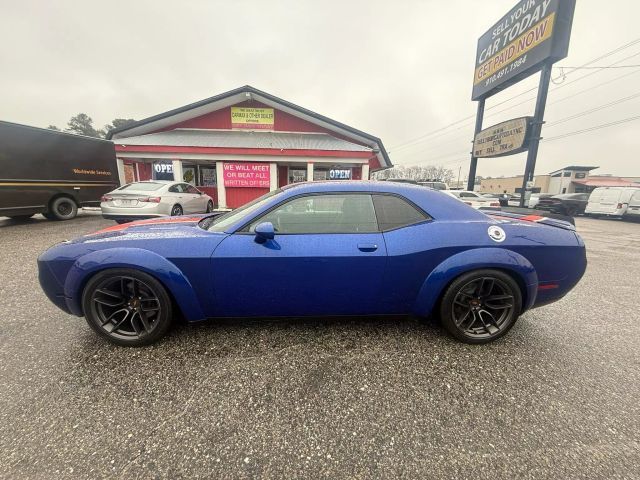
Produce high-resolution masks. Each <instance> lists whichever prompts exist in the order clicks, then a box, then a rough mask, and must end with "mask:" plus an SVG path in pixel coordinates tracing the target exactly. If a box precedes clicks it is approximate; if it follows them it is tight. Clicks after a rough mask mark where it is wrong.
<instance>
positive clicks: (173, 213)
mask: <svg viewBox="0 0 640 480" xmlns="http://www.w3.org/2000/svg"><path fill="white" fill-rule="evenodd" d="M180 215H182V207H181V206H180V205H174V206H173V207H172V208H171V216H172V217H179V216H180Z"/></svg>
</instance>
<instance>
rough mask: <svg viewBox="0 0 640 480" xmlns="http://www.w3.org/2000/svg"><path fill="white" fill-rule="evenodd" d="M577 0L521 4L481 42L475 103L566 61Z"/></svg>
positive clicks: (533, 0) (526, 0)
mask: <svg viewBox="0 0 640 480" xmlns="http://www.w3.org/2000/svg"><path fill="white" fill-rule="evenodd" d="M575 3H576V2H575V0H521V1H520V2H518V4H517V5H516V6H515V7H513V8H512V9H511V10H510V11H509V13H507V14H506V15H505V16H504V17H502V18H501V19H500V21H498V23H496V24H495V25H494V26H493V27H491V28H490V29H489V30H488V31H487V32H486V33H485V34H484V35H482V36H481V37H480V39H479V40H478V49H477V52H476V65H475V71H474V78H473V93H472V96H471V98H472V100H478V99H480V98H486V97H488V96H490V95H493V94H494V93H496V92H498V91H499V90H503V89H505V88H507V87H508V86H510V85H513V84H514V83H516V82H519V81H520V80H522V79H524V78H526V77H528V76H529V75H532V74H534V73H536V72H537V71H539V70H540V69H541V68H542V64H543V63H544V62H545V61H551V62H555V61H557V60H560V59H562V58H565V57H566V56H567V53H568V49H569V38H570V36H571V23H572V21H573V11H574V9H575Z"/></svg>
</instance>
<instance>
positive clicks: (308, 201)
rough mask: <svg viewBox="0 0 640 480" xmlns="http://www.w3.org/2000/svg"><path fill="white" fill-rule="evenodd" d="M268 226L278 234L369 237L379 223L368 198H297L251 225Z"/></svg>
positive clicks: (348, 196) (251, 230)
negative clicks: (356, 234) (357, 234)
mask: <svg viewBox="0 0 640 480" xmlns="http://www.w3.org/2000/svg"><path fill="white" fill-rule="evenodd" d="M262 222H271V223H272V224H273V226H274V227H275V229H276V232H277V233H371V232H377V231H378V223H377V221H376V214H375V211H374V208H373V201H372V199H371V195H369V194H337V195H309V196H306V197H298V198H294V199H293V200H290V201H289V202H287V203H284V204H283V205H280V206H279V207H278V208H276V209H275V210H272V211H271V212H269V213H267V214H265V215H263V216H262V217H260V218H259V219H257V220H255V221H253V222H252V223H251V225H250V226H249V229H248V230H249V231H250V232H253V231H254V230H255V227H256V225H258V224H259V223H262Z"/></svg>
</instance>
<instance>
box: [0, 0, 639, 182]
mask: <svg viewBox="0 0 640 480" xmlns="http://www.w3.org/2000/svg"><path fill="white" fill-rule="evenodd" d="M515 3H516V2H515V1H514V0H491V1H484V2H480V1H475V0H473V1H472V0H447V1H431V0H416V1H402V0H397V1H394V2H392V1H389V0H381V1H378V0H366V1H348V0H342V1H327V0H325V1H322V2H318V1H311V0H308V1H307V0H287V1H276V0H271V1H268V2H267V1H264V0H255V1H254V0H233V1H224V2H223V1H214V0H207V1H183V2H177V1H175V0H173V1H164V0H152V1H135V0H129V1H118V0H110V1H104V0H102V1H100V2H95V1H90V0H84V1H62V0H60V1H55V2H49V1H42V0H38V1H35V0H20V1H16V0H0V12H1V13H0V65H1V66H2V67H1V70H0V71H1V74H0V119H2V120H8V121H13V122H18V123H25V124H29V125H35V126H41V127H46V126H47V125H49V124H55V125H58V126H60V127H64V125H65V124H66V122H67V121H68V119H69V118H70V117H71V116H72V115H74V114H76V113H78V112H85V113H87V114H89V115H90V116H91V117H92V118H93V119H94V122H95V124H96V125H97V126H98V127H100V126H102V125H104V124H106V123H109V122H110V121H111V120H112V119H113V118H116V117H124V118H129V117H131V118H135V119H141V118H144V117H148V116H151V115H154V114H157V113H161V112H164V111H166V110H169V109H172V108H175V107H179V106H182V105H185V104H187V103H190V102H193V101H197V100H200V99H203V98H206V97H209V96H212V95H215V94H218V93H221V92H224V91H226V90H230V89H232V88H236V87H239V86H241V85H245V84H249V85H252V86H254V87H256V88H259V89H261V90H265V91H267V92H269V93H272V94H274V95H276V96H279V97H281V98H284V99H286V100H288V101H291V102H293V103H296V104H299V105H302V106H304V107H306V108H309V109H311V110H314V111H316V112H318V113H321V114H323V115H326V116H328V117H331V118H334V119H336V120H339V121H341V122H344V123H346V124H349V125H351V126H353V127H356V128H359V129H361V130H364V131H366V132H369V133H372V134H374V135H377V136H379V137H381V138H382V140H383V141H384V143H385V146H386V148H387V150H389V151H390V155H391V158H392V160H393V162H394V163H395V164H398V165H400V164H403V165H416V164H425V165H428V164H436V165H446V166H447V167H449V168H452V169H454V170H456V171H457V170H458V168H459V167H460V166H461V167H462V176H463V177H464V176H465V172H466V171H467V170H468V166H469V160H468V157H469V155H468V154H467V153H466V152H468V151H469V150H470V141H471V139H472V136H473V119H471V120H466V121H464V122H460V123H457V124H456V125H455V127H453V128H449V129H446V130H444V131H442V132H439V133H436V134H430V132H433V131H434V130H438V129H440V128H442V127H444V126H446V125H449V124H451V123H453V122H456V121H458V120H461V119H464V118H466V117H469V116H473V115H474V114H475V107H476V105H475V103H474V102H472V101H471V100H470V95H471V84H472V78H473V67H474V57H475V49H476V42H477V38H478V37H479V36H480V35H481V34H482V33H484V32H485V31H486V30H487V29H488V28H489V27H490V26H491V25H492V24H493V23H495V22H496V21H498V20H499V18H500V17H501V16H502V15H504V14H505V13H506V12H507V11H508V10H509V9H510V8H511V7H512V6H513V5H515ZM577 3H578V5H577V6H576V13H575V19H574V25H573V33H572V38H571V46H570V51H569V56H568V57H567V58H566V59H565V60H563V61H561V62H559V63H558V64H557V65H558V66H562V65H565V66H569V67H575V66H580V65H582V64H584V63H586V62H589V61H591V60H593V59H595V58H597V57H599V56H601V55H604V54H607V53H608V52H611V51H612V50H614V49H615V48H617V47H620V46H623V45H625V44H628V43H630V42H632V41H634V40H636V38H637V37H640V31H639V30H638V27H637V25H638V23H637V18H638V15H639V14H640V5H639V4H638V3H637V1H636V0H614V1H610V2H602V1H601V0H578V2H577ZM632 55H635V56H633V57H630V58H629V59H627V60H624V58H625V57H629V56H632ZM615 62H620V63H619V64H618V65H640V42H639V43H637V44H634V45H632V46H629V47H627V48H625V49H623V50H621V51H619V52H618V53H616V54H614V55H610V56H608V57H607V58H604V59H603V60H601V61H598V62H596V63H593V64H592V66H602V65H610V64H612V63H615ZM553 75H554V78H556V82H558V83H559V84H558V85H553V89H552V90H551V92H550V94H549V104H548V107H547V116H546V120H547V122H548V125H547V126H545V127H544V129H543V136H544V137H546V138H548V139H550V138H552V137H556V136H559V135H562V134H564V133H570V132H574V131H577V130H580V129H585V128H589V127H592V126H596V125H601V124H605V123H610V122H613V121H617V120H620V119H625V118H628V117H633V116H637V115H640V112H639V111H640V96H635V97H634V95H636V94H638V93H640V66H639V67H636V68H619V69H607V70H578V71H573V72H571V73H570V74H568V75H566V78H564V83H560V82H562V78H561V71H560V69H554V72H553ZM585 75H589V76H588V77H587V78H582V77H584V76H585ZM537 81H538V75H536V76H534V77H530V78H529V79H527V80H525V81H523V82H521V83H520V84H519V85H517V86H515V87H513V88H511V89H509V90H507V91H505V92H503V93H501V94H499V95H496V96H495V97H492V98H491V99H490V100H489V101H488V102H487V108H490V107H492V106H494V105H496V104H497V103H499V102H502V101H504V100H506V99H508V98H510V97H513V96H514V95H517V94H519V93H521V92H523V91H525V90H528V89H530V88H532V87H535V85H537ZM607 82H608V83H607ZM585 90H587V91H585ZM534 95H535V92H530V93H528V94H524V95H522V96H519V97H518V98H517V99H516V100H513V101H510V102H508V103H505V104H504V105H500V106H498V107H496V108H493V109H490V110H488V111H487V115H489V114H493V115H491V116H488V117H487V118H486V120H485V126H488V125H492V124H494V123H498V122H499V121H502V120H506V119H508V118H513V117H516V116H521V115H530V114H533V104H534V101H533V99H532V98H533V97H534ZM566 97H571V98H566ZM627 97H631V98H627ZM529 98H531V100H530V101H528V102H526V103H525V104H523V105H519V106H514V105H515V104H517V103H520V102H522V101H523V100H526V99H529ZM565 98H566V99H565ZM623 99H624V100H623ZM617 100H621V101H620V103H617V104H615V105H612V106H609V107H606V108H603V109H601V110H599V111H597V112H594V113H591V114H586V115H583V116H580V117H579V118H575V119H572V120H567V121H564V122H562V123H559V124H557V125H553V124H552V123H553V122H554V121H555V122H557V121H559V120H562V119H565V118H566V117H570V116H573V115H576V114H580V113H582V112H585V111H587V110H590V109H594V108H596V107H599V106H602V105H605V104H607V103H611V102H614V101H617ZM511 106H514V107H513V108H510V109H509V110H506V111H504V112H500V113H496V112H499V111H500V110H503V109H505V108H507V107H511ZM427 134H429V135H427ZM425 135H426V136H425ZM420 137H421V138H420ZM416 138H418V141H415V142H414V143H411V144H408V145H407V142H409V141H413V140H414V139H416ZM639 149H640V120H636V121H632V122H629V123H625V124H621V125H619V126H616V127H611V128H605V129H601V130H598V131H594V132H591V133H586V134H582V135H575V136H572V137H568V138H565V139H558V140H555V141H546V142H543V143H542V144H541V147H540V152H539V156H538V164H537V168H536V173H548V172H549V171H551V170H553V169H556V168H560V167H562V166H565V165H594V166H600V167H601V168H600V169H599V170H597V171H596V172H594V173H612V174H616V175H623V176H640V159H639V158H638V151H639ZM524 159H525V157H524V155H522V154H521V155H515V156H510V157H506V158H502V159H481V160H480V162H479V166H478V174H479V175H483V176H488V175H491V176H497V175H516V174H521V173H522V171H523V170H524Z"/></svg>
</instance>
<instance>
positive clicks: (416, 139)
mask: <svg viewBox="0 0 640 480" xmlns="http://www.w3.org/2000/svg"><path fill="white" fill-rule="evenodd" d="M637 43H640V38H637V39H635V40H632V41H630V42H628V43H626V44H624V45H621V46H620V47H617V48H615V49H613V50H611V51H609V52H607V53H605V54H603V55H601V56H599V57H596V58H594V59H593V60H590V61H588V62H586V63H584V64H583V65H582V66H581V67H565V68H573V70H572V71H571V72H567V73H565V74H564V76H566V75H568V74H571V73H572V72H573V71H575V70H576V69H578V68H584V67H587V66H589V65H591V64H592V63H595V62H597V61H599V60H602V59H604V58H607V57H610V56H611V55H614V54H616V53H618V52H620V51H622V50H625V49H627V48H629V47H631V46H633V45H635V44H637ZM616 63H619V62H616ZM613 65H615V63H614V64H612V65H609V67H611V66H613ZM589 75H590V74H589ZM586 76H588V75H585V77H586ZM580 78H584V77H580ZM536 88H537V86H536V87H533V88H531V89H529V90H526V91H524V92H522V93H519V94H518V95H514V96H513V97H510V98H508V99H506V100H503V101H502V102H499V103H497V104H496V105H493V106H492V107H489V108H488V109H487V110H491V109H493V108H496V107H498V106H500V105H503V104H504V103H507V102H510V101H512V100H514V99H516V98H518V97H520V96H522V95H525V94H527V93H529V92H531V91H533V90H535V89H536ZM474 117H475V115H470V116H468V117H465V118H462V119H460V120H456V121H455V122H452V123H450V124H448V125H445V126H443V127H440V128H437V129H435V130H432V131H430V132H427V133H425V134H423V135H420V136H419V137H415V138H413V139H410V140H408V141H406V142H403V143H400V144H398V145H396V146H394V147H391V148H390V151H394V152H395V151H396V150H399V149H401V148H406V147H407V146H409V145H411V144H414V143H417V142H420V141H421V140H422V139H424V138H427V137H429V136H431V135H434V134H436V133H438V132H441V131H443V130H447V129H448V128H450V127H453V126H455V125H458V124H459V123H461V122H464V121H466V120H469V119H473V118H474Z"/></svg>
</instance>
